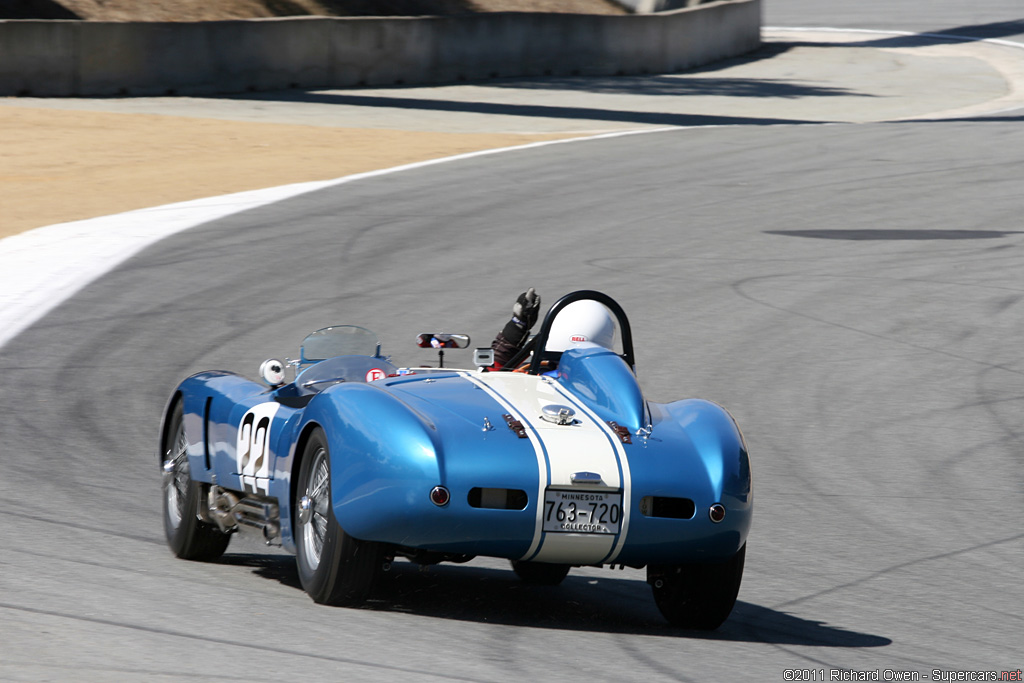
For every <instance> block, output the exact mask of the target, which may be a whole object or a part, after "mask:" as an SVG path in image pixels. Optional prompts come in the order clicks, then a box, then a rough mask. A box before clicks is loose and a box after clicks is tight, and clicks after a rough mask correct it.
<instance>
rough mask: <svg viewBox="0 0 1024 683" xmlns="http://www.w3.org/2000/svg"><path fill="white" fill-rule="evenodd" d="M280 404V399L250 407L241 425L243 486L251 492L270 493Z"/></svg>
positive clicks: (239, 454) (238, 450)
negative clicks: (272, 448)
mask: <svg viewBox="0 0 1024 683" xmlns="http://www.w3.org/2000/svg"><path fill="white" fill-rule="evenodd" d="M280 407H281V406H280V405H279V404H278V403H260V404H259V405H256V406H253V407H252V408H250V409H249V411H248V412H247V413H246V414H245V415H244V416H243V417H242V422H241V424H239V425H238V444H237V448H236V450H235V454H236V457H237V461H238V473H239V474H240V475H241V476H242V486H243V487H244V488H245V490H246V491H247V492H250V493H269V487H270V482H269V479H270V426H271V425H272V424H273V423H274V415H276V414H277V409H278V408H280ZM260 489H263V490H262V491H260Z"/></svg>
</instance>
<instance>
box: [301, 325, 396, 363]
mask: <svg viewBox="0 0 1024 683" xmlns="http://www.w3.org/2000/svg"><path fill="white" fill-rule="evenodd" d="M299 353H300V358H301V360H302V362H303V363H316V362H317V361H321V360H324V359H327V358H334V357H335V356H351V355H357V356H376V355H378V354H379V353H380V342H378V341H377V335H375V334H374V333H373V332H370V330H368V329H366V328H365V327H357V326H355V325H338V326H335V327H325V328H324V329H322V330H317V331H316V332H314V333H313V334H311V335H309V336H308V337H306V338H305V339H303V340H302V348H301V349H300V352H299Z"/></svg>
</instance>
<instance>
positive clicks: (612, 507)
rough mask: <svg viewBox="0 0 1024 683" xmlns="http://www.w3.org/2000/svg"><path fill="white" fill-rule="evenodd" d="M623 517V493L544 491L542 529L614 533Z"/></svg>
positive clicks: (571, 532) (561, 531) (617, 531)
mask: <svg viewBox="0 0 1024 683" xmlns="http://www.w3.org/2000/svg"><path fill="white" fill-rule="evenodd" d="M621 521H622V494H621V493H619V492H614V493H611V492H609V493H605V492H603V491H574V490H570V491H565V490H561V489H548V490H547V491H545V492H544V531H553V532H556V533H570V534H617V533H619V524H620V522H621Z"/></svg>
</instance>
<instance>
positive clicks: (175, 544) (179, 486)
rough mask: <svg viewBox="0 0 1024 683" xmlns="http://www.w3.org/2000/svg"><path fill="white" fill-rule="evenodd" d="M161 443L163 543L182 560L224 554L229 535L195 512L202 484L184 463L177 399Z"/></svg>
mask: <svg viewBox="0 0 1024 683" xmlns="http://www.w3.org/2000/svg"><path fill="white" fill-rule="evenodd" d="M167 426H168V429H167V442H166V443H165V444H164V464H163V471H164V473H163V499H164V532H165V533H166V535H167V545H169V546H170V547H171V551H172V552H173V553H174V554H175V555H177V556H178V557H180V558H182V559H185V560H203V561H210V560H216V559H217V558H218V557H220V556H221V555H223V554H224V551H225V550H226V549H227V547H228V543H229V542H230V541H231V537H230V536H229V535H227V534H225V533H222V532H221V531H220V529H218V528H217V527H216V526H214V525H212V524H208V523H206V522H204V521H202V520H201V519H199V516H198V514H197V512H198V510H199V503H200V499H201V497H202V486H201V485H200V484H199V483H198V482H195V481H192V472H191V470H190V469H189V465H188V439H187V438H186V437H185V420H184V417H183V411H182V407H181V402H180V401H179V402H178V403H177V405H175V406H174V410H172V411H171V418H170V422H169V423H168V425H167Z"/></svg>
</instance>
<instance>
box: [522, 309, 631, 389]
mask: <svg viewBox="0 0 1024 683" xmlns="http://www.w3.org/2000/svg"><path fill="white" fill-rule="evenodd" d="M585 299H591V300H593V301H597V302H598V303H601V304H604V305H605V306H606V307H607V308H608V310H609V311H611V312H612V314H613V315H614V316H615V318H616V319H617V321H618V324H619V335H620V337H621V339H622V360H624V361H626V364H627V365H628V366H629V367H630V368H631V369H632V370H633V372H634V373H635V372H636V360H635V357H634V355H633V332H632V330H631V329H630V327H629V319H628V318H627V317H626V312H625V311H623V310H622V306H620V305H619V304H618V302H617V301H615V299H613V298H611V297H610V296H608V295H607V294H605V293H603V292H597V291H594V290H592V289H581V290H579V291H576V292H570V293H569V294H566V295H565V296H563V297H562V298H561V299H559V300H558V301H556V302H555V303H554V304H553V305H552V306H551V308H549V309H548V312H547V314H546V315H545V316H544V322H543V323H542V324H541V326H540V332H538V333H537V336H536V337H534V338H533V339H532V340H531V342H530V343H529V344H527V345H526V346H524V347H523V348H522V349H521V350H520V352H519V353H517V354H516V358H513V359H512V360H511V361H509V363H508V365H506V367H508V368H510V369H512V368H515V364H517V363H519V362H521V361H522V358H519V356H522V357H523V358H525V356H526V354H527V353H529V352H530V350H531V349H536V351H535V353H534V354H533V359H532V360H531V361H530V369H529V370H528V372H529V373H530V374H531V375H539V374H540V372H541V364H542V363H543V362H544V361H545V360H554V359H557V358H559V357H561V353H560V352H558V351H545V350H544V349H545V347H546V346H547V343H548V335H549V334H550V333H551V324H552V323H553V322H554V320H555V317H557V316H558V314H559V313H560V312H561V311H562V309H563V308H565V307H566V306H568V305H569V304H571V303H573V302H575V301H582V300H585Z"/></svg>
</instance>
